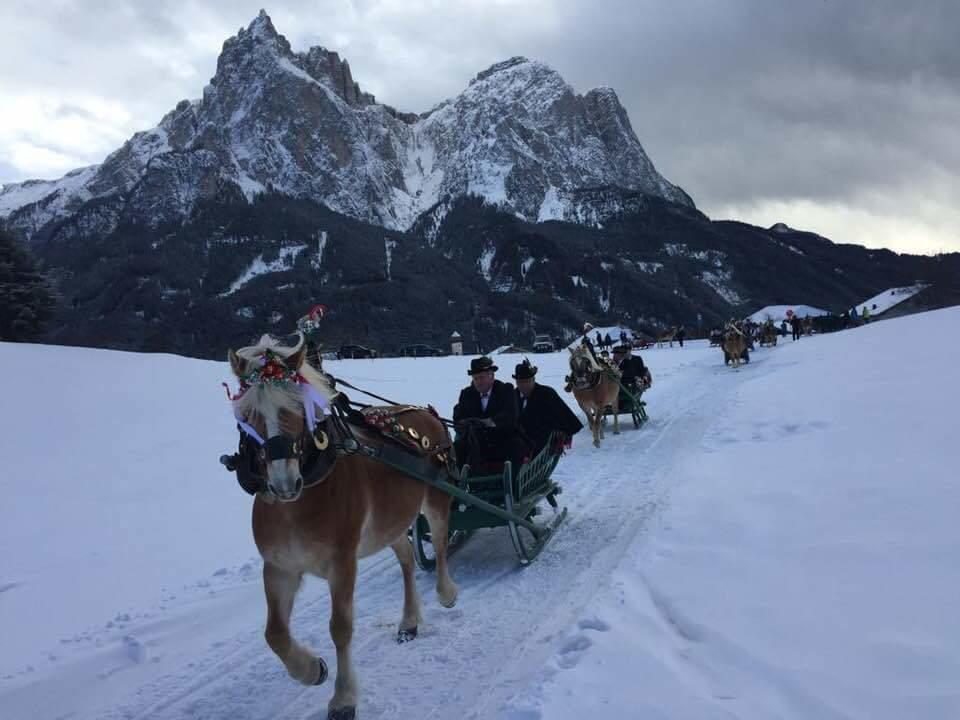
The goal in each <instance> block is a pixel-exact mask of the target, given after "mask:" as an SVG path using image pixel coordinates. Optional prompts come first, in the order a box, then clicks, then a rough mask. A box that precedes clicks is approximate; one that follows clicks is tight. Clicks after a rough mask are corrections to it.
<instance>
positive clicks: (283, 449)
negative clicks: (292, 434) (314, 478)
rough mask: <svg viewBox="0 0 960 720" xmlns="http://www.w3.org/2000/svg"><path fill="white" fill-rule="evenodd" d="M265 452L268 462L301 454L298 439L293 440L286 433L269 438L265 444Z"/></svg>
mask: <svg viewBox="0 0 960 720" xmlns="http://www.w3.org/2000/svg"><path fill="white" fill-rule="evenodd" d="M263 453H264V459H265V460H266V461H267V462H271V461H272V460H286V459H288V458H296V457H299V456H300V452H299V447H298V441H296V440H291V439H290V438H288V437H287V436H286V435H274V436H273V437H272V438H268V439H267V442H266V443H264V445H263Z"/></svg>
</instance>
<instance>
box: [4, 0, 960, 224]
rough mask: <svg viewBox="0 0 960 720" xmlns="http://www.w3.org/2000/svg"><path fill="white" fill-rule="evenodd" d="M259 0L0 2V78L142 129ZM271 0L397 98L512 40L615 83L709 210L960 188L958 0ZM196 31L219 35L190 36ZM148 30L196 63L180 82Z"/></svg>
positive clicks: (453, 86)
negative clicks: (67, 93)
mask: <svg viewBox="0 0 960 720" xmlns="http://www.w3.org/2000/svg"><path fill="white" fill-rule="evenodd" d="M261 4H262V0H255V1H253V2H248V1H246V0H239V1H238V2H228V1H227V0H218V1H216V2H210V3H204V4H203V5H202V6H199V5H195V4H192V3H185V2H181V1H179V0H165V1H163V2H154V3H140V2H128V3H119V2H109V3H107V2H105V1H104V2H98V3H95V4H93V5H91V4H90V3H89V2H83V3H81V2H74V3H67V4H66V5H63V4H58V6H57V7H58V8H61V9H59V10H56V11H55V10H54V9H52V8H51V7H50V6H49V5H48V4H45V3H36V2H33V1H31V2H30V3H22V4H21V6H20V7H14V8H13V10H12V11H9V10H0V62H2V63H3V65H4V67H14V68H16V70H15V72H13V73H11V75H12V77H11V78H10V83H9V84H10V85H11V86H15V87H16V88H17V89H19V90H21V91H26V90H31V89H36V88H38V87H46V88H57V87H64V88H66V89H70V88H74V89H75V88H78V87H79V88H82V89H89V91H90V92H91V93H92V94H99V95H100V96H102V97H105V98H110V99H113V100H118V101H120V102H122V103H123V104H124V105H125V106H126V107H127V108H128V109H129V111H130V112H131V113H132V114H133V115H134V120H135V122H136V123H137V126H136V127H133V128H131V129H143V128H145V127H149V126H151V125H153V124H155V123H156V122H157V121H158V120H159V119H160V117H161V116H162V115H163V114H164V113H165V112H166V111H167V110H169V109H170V108H172V107H173V106H174V105H175V103H176V102H177V101H178V100H180V99H182V98H188V97H198V96H199V95H200V93H201V91H202V88H203V85H204V84H205V83H206V82H207V79H208V78H209V77H210V76H212V74H213V72H214V70H215V63H216V56H217V54H218V53H219V49H220V44H221V43H222V41H223V40H225V39H226V38H227V37H228V36H229V35H231V34H233V33H235V32H236V31H237V28H238V27H240V26H245V25H246V24H247V23H249V22H250V20H251V19H252V18H253V17H255V15H256V14H257V12H258V11H259V8H260V6H261ZM267 11H268V12H269V13H270V14H271V17H272V18H273V20H274V23H275V25H276V26H277V29H278V30H279V31H280V32H281V33H283V34H285V35H286V36H287V37H288V39H290V41H291V43H292V45H293V47H294V48H295V49H298V50H305V49H306V48H307V47H308V46H309V45H312V44H320V45H324V46H326V47H328V48H330V49H333V50H337V51H338V52H340V54H341V56H342V57H344V58H346V59H347V60H349V62H350V65H351V68H352V70H353V74H354V77H355V79H356V80H357V81H358V82H359V83H360V84H361V85H362V86H363V87H364V88H365V89H366V90H368V91H370V92H373V93H374V94H376V95H377V97H378V99H379V100H381V101H382V102H386V103H389V104H391V105H394V106H396V107H398V108H399V109H401V110H406V111H415V112H423V111H425V110H427V109H429V108H430V107H432V106H433V105H434V104H436V103H437V102H439V101H441V100H443V99H445V98H446V97H450V96H452V95H455V94H456V93H458V92H459V91H460V90H461V89H463V87H465V86H466V84H467V82H468V81H469V79H470V78H471V77H472V76H473V75H474V74H476V73H477V72H478V71H480V70H482V69H483V68H485V67H486V66H488V65H490V64H491V63H493V62H496V61H498V60H501V59H504V58H506V57H509V56H511V55H516V54H522V55H526V56H528V57H533V58H538V59H541V60H544V61H545V62H547V63H549V64H551V65H552V66H554V67H555V68H556V69H557V70H558V71H560V72H561V73H562V74H563V75H564V77H565V78H567V80H568V81H569V82H570V83H571V84H572V85H573V86H574V87H575V88H576V89H577V90H578V91H579V92H585V91H586V90H588V89H590V88H592V87H596V86H600V85H607V86H611V87H613V88H615V89H616V91H617V93H618V95H619V96H620V98H621V100H622V102H623V103H624V105H625V106H626V107H627V110H628V112H629V114H630V118H631V121H632V123H633V126H634V129H635V130H636V132H637V135H638V137H639V138H640V140H641V142H642V143H643V144H644V147H645V148H646V150H647V152H648V153H649V154H650V156H651V158H652V159H653V161H654V163H655V164H656V165H657V167H658V169H659V170H660V171H661V172H662V173H663V174H664V175H665V176H666V177H667V178H669V179H670V180H671V181H673V182H676V183H678V184H680V185H681V186H683V187H684V188H685V189H686V190H687V191H688V192H689V193H690V194H691V195H692V196H693V198H694V200H695V201H696V202H697V203H698V205H700V206H701V207H704V208H710V207H719V206H724V205H731V206H741V207H743V206H748V205H750V204H756V203H761V202H765V201H791V200H810V201H813V202H833V203H849V204H851V205H856V203H858V202H861V200H862V198H864V197H867V196H884V197H896V196H897V194H898V193H900V192H902V191H904V190H906V189H909V190H910V191H911V193H910V194H912V195H916V191H917V188H923V187H924V186H925V185H927V184H930V185H933V184H936V186H937V188H938V192H940V193H942V192H943V189H944V188H946V189H947V192H946V195H948V196H949V194H950V190H951V189H952V190H955V191H956V193H955V195H956V196H960V123H957V122H956V118H957V117H958V116H960V43H958V42H957V41H956V38H955V37H954V36H955V33H956V28H958V27H960V3H957V2H955V1H954V0H925V1H924V2H920V3H907V2H900V1H899V0H872V1H871V0H844V1H840V0H808V1H805V2H788V1H787V0H725V1H724V2H716V1H715V0H685V1H684V2H682V3H672V4H669V5H668V4H666V3H663V2H660V1H659V0H629V1H627V0H623V1H614V0H607V1H605V2H596V1H594V2H590V1H588V0H564V1H563V2H560V1H559V0H558V2H555V3H552V4H551V3H548V2H545V1H544V2H536V0H531V1H530V2H524V3H514V4H510V3H493V2H491V3H478V2H468V3H463V4H456V3H453V2H449V3H429V4H415V3H406V2H400V1H390V0H376V1H374V0H369V1H368V0H363V1H360V0H354V2H346V1H343V2H340V1H336V2H335V1H324V2H306V1H304V2H295V1H293V0H283V1H281V2H276V3H272V4H271V5H270V6H268V7H267ZM198 28H199V29H202V30H203V31H204V33H205V35H209V37H211V38H217V39H216V40H211V41H210V42H209V47H207V46H202V47H200V46H198V45H197V44H196V40H195V39H194V40H193V41H192V42H188V41H187V39H186V38H187V36H188V34H189V33H191V32H193V31H196V30H197V29H198ZM144 45H150V46H152V47H156V48H159V49H160V50H161V52H160V56H161V57H163V52H169V53H171V57H172V58H174V59H176V60H177V61H178V62H182V63H186V64H188V65H189V66H191V67H193V68H195V69H196V71H197V74H196V75H195V76H193V77H191V78H186V79H184V78H180V77H175V76H174V74H172V73H171V72H170V71H169V69H168V68H165V67H163V65H162V64H158V61H157V60H156V59H153V60H151V59H149V58H146V57H145V56H144V53H143V52H142V47H143V46H144ZM25 58H26V60H25ZM5 79H6V78H5ZM64 111H66V110H64ZM3 172H4V170H3V168H0V173H3ZM2 177H3V176H2V174H0V178H2ZM901 211H902V212H903V213H906V214H909V213H910V209H909V208H903V209H901ZM925 212H928V213H929V212H930V210H929V208H926V209H925Z"/></svg>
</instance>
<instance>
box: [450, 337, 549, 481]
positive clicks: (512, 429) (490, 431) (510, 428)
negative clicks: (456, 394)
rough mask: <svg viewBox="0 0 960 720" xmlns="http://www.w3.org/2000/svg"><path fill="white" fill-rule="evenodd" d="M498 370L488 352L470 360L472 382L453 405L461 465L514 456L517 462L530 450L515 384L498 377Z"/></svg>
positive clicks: (456, 446)
mask: <svg viewBox="0 0 960 720" xmlns="http://www.w3.org/2000/svg"><path fill="white" fill-rule="evenodd" d="M497 370H498V368H497V366H496V365H494V364H493V360H491V359H490V358H488V357H486V356H484V357H480V358H474V359H473V360H471V361H470V369H469V370H467V374H468V375H469V376H470V378H471V380H472V382H471V383H470V385H468V386H467V387H465V388H464V389H463V390H461V391H460V399H459V400H457V404H456V406H455V407H454V408H453V422H454V424H455V427H456V430H457V439H456V440H455V441H454V449H455V451H456V453H457V461H458V462H459V463H460V465H463V464H465V463H470V464H471V465H477V464H479V463H483V462H503V461H504V460H511V461H512V462H513V463H514V465H515V466H517V465H520V464H521V463H522V462H523V460H524V459H525V458H526V457H528V456H529V454H530V448H529V444H528V442H527V440H526V436H525V435H524V433H523V431H522V430H521V429H520V426H519V425H518V424H517V418H518V416H519V414H520V413H519V410H518V408H517V398H516V395H515V394H514V390H513V385H511V384H510V383H505V382H501V381H499V380H497V379H495V378H494V373H496V371H497Z"/></svg>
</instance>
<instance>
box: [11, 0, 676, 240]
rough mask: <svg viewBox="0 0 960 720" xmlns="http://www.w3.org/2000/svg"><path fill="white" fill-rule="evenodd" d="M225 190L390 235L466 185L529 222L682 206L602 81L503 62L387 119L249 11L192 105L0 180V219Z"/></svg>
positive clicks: (173, 214)
mask: <svg viewBox="0 0 960 720" xmlns="http://www.w3.org/2000/svg"><path fill="white" fill-rule="evenodd" d="M227 186H234V187H235V188H236V189H237V190H239V192H242V193H243V194H244V195H245V196H246V197H247V198H248V199H250V198H252V197H253V196H254V195H255V194H257V193H258V192H262V191H264V190H266V189H273V190H275V191H278V192H281V193H283V194H288V195H291V196H294V197H300V198H306V199H310V200H313V201H315V202H319V203H322V204H324V205H326V206H328V207H330V208H331V209H333V210H336V211H337V212H340V213H343V214H345V215H348V216H350V217H353V218H357V219H359V220H363V221H365V222H369V223H372V224H374V225H380V226H383V227H386V228H390V229H399V230H405V229H408V228H410V227H411V226H412V225H413V224H414V222H415V221H416V220H417V218H418V217H420V216H421V215H422V214H423V213H424V212H425V211H427V210H430V209H432V208H434V207H435V206H436V205H437V204H438V203H444V202H446V203H449V202H450V201H452V200H454V199H456V198H457V197H461V196H465V195H476V196H480V197H482V198H484V199H485V200H486V201H488V202H489V203H493V204H496V205H498V206H500V207H501V208H503V209H506V210H508V211H509V212H512V213H513V214H515V215H517V216H518V217H520V218H523V219H525V220H528V221H538V220H547V219H564V220H569V221H573V222H580V223H586V224H590V223H597V222H601V221H602V219H603V218H604V217H607V216H609V215H610V214H611V213H616V212H617V211H618V208H617V206H616V203H617V200H616V198H617V197H619V190H620V189H622V190H629V191H638V192H641V193H645V194H649V195H653V196H658V197H661V198H664V199H666V200H669V201H671V202H675V203H679V204H682V205H688V206H692V205H693V203H692V201H691V200H690V198H689V197H688V196H687V195H686V193H684V192H683V190H681V189H680V188H678V187H676V186H675V185H672V184H670V183H669V182H667V181H666V180H665V179H664V178H663V177H662V176H660V175H659V173H657V171H656V169H655V168H654V166H653V164H652V162H651V161H650V159H649V158H648V157H647V155H646V153H645V152H644V150H643V147H642V146H641V145H640V142H639V141H638V140H637V137H636V135H635V134H634V132H633V129H632V128H631V126H630V121H629V118H628V117H627V114H626V112H625V111H624V109H623V107H622V106H621V105H620V102H619V100H618V98H617V96H616V94H615V93H614V91H613V90H611V89H609V88H601V89H596V90H591V91H590V92H588V93H587V94H586V95H582V96H581V95H577V94H575V93H574V91H573V89H572V88H571V87H570V86H569V85H568V84H567V83H566V82H565V81H564V80H563V78H562V77H560V75H559V74H558V73H557V72H555V71H554V70H552V69H551V68H549V67H548V66H546V65H544V64H542V63H538V62H531V61H528V60H526V59H524V58H513V59H511V60H508V61H505V62H502V63H499V64H497V65H494V66H492V67H491V68H489V69H488V70H485V71H484V72H481V73H480V74H479V75H477V77H476V79H475V80H473V81H472V82H471V84H470V86H469V87H468V88H467V89H466V90H465V91H464V92H463V93H461V94H460V95H459V96H458V97H456V98H454V99H451V100H448V101H446V102H443V103H441V104H440V105H438V106H437V107H436V108H434V109H433V110H431V111H430V112H428V113H425V114H424V115H422V116H417V115H412V114H404V113H399V112H397V111H396V110H394V109H393V108H391V107H389V106H386V105H382V104H378V103H377V102H376V100H375V98H374V97H373V96H372V95H370V94H369V93H365V92H363V90H362V89H361V87H360V85H359V84H358V83H357V82H356V81H355V80H354V79H353V76H352V73H351V71H350V67H349V65H348V64H347V62H346V61H345V60H341V58H340V57H339V56H338V55H337V53H335V52H331V51H328V50H326V49H324V48H320V47H314V48H311V49H310V50H308V51H307V52H304V53H295V52H293V51H292V50H291V48H290V45H289V43H288V42H287V40H286V39H285V38H284V37H283V36H282V35H279V34H278V33H277V32H276V30H275V29H274V27H273V25H272V23H271V21H270V19H269V17H267V15H266V14H265V13H263V12H261V14H260V16H259V17H257V18H256V19H255V20H254V21H253V22H252V23H251V24H250V26H249V27H248V28H246V29H243V30H241V31H240V32H239V33H238V34H237V35H236V36H234V37H232V38H230V39H228V40H227V41H226V42H225V43H224V46H223V51H222V52H221V55H220V57H219V59H218V61H217V71H216V74H215V75H214V77H213V78H212V79H211V81H210V84H209V85H208V86H207V87H206V88H204V91H203V97H202V98H201V99H200V100H195V101H192V102H191V101H183V102H181V103H180V104H178V105H177V107H176V108H175V109H174V110H172V111H171V112H170V113H168V114H167V115H166V116H165V117H164V118H163V119H162V121H161V122H160V124H159V125H158V126H157V127H156V128H154V129H152V130H149V131H147V132H142V133H137V134H136V135H134V136H133V137H132V138H131V139H130V140H129V141H128V142H127V143H126V144H125V145H124V146H123V147H122V148H120V149H119V150H117V151H116V152H114V153H113V154H112V155H110V156H109V157H108V158H107V159H106V160H105V161H104V163H103V164H102V165H99V166H93V167H89V168H84V169H81V170H77V171H74V172H73V173H70V174H69V175H67V176H65V177H64V178H62V179H60V180H58V181H53V182H45V181H31V182H28V183H22V184H17V185H9V186H6V187H4V189H3V191H2V192H0V218H5V219H6V221H7V222H8V224H9V225H11V226H12V227H13V228H15V229H18V230H20V231H21V232H23V233H24V234H26V235H28V236H29V235H33V234H35V233H37V232H39V231H40V230H41V229H42V228H43V227H44V226H46V225H47V224H48V223H50V221H53V220H60V219H64V218H74V217H75V216H77V215H78V214H81V215H83V218H82V220H81V221H80V222H81V224H84V225H85V226H86V227H87V229H89V226H90V225H91V224H93V225H96V226H97V227H98V229H99V231H100V232H101V233H104V234H105V233H109V232H111V231H112V230H113V229H115V228H116V226H117V224H118V223H120V222H121V221H129V222H136V223H144V224H147V225H151V226H156V225H158V224H160V223H165V222H171V221H172V222H181V221H182V220H183V219H185V218H186V217H187V216H189V214H190V212H191V211H192V209H193V208H194V207H195V205H196V203H197V202H198V200H200V199H203V198H209V197H212V196H214V195H216V194H217V193H219V192H223V191H224V188H225V187H227ZM604 188H612V189H614V191H613V192H612V194H610V193H604V192H603V189H604ZM598 199H599V200H600V201H601V205H602V207H600V208H598V207H597V206H596V204H595V201H596V200H598ZM91 201H97V202H96V203H91Z"/></svg>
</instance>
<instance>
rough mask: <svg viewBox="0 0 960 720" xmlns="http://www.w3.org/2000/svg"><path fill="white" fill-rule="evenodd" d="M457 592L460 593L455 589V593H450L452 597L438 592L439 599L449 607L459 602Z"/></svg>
mask: <svg viewBox="0 0 960 720" xmlns="http://www.w3.org/2000/svg"><path fill="white" fill-rule="evenodd" d="M457 594H458V593H457V591H456V590H454V592H453V594H452V595H450V597H444V596H443V595H441V594H439V593H437V600H438V601H439V602H440V604H441V605H443V606H444V607H445V608H448V609H449V608H452V607H453V606H454V605H456V604H457Z"/></svg>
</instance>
